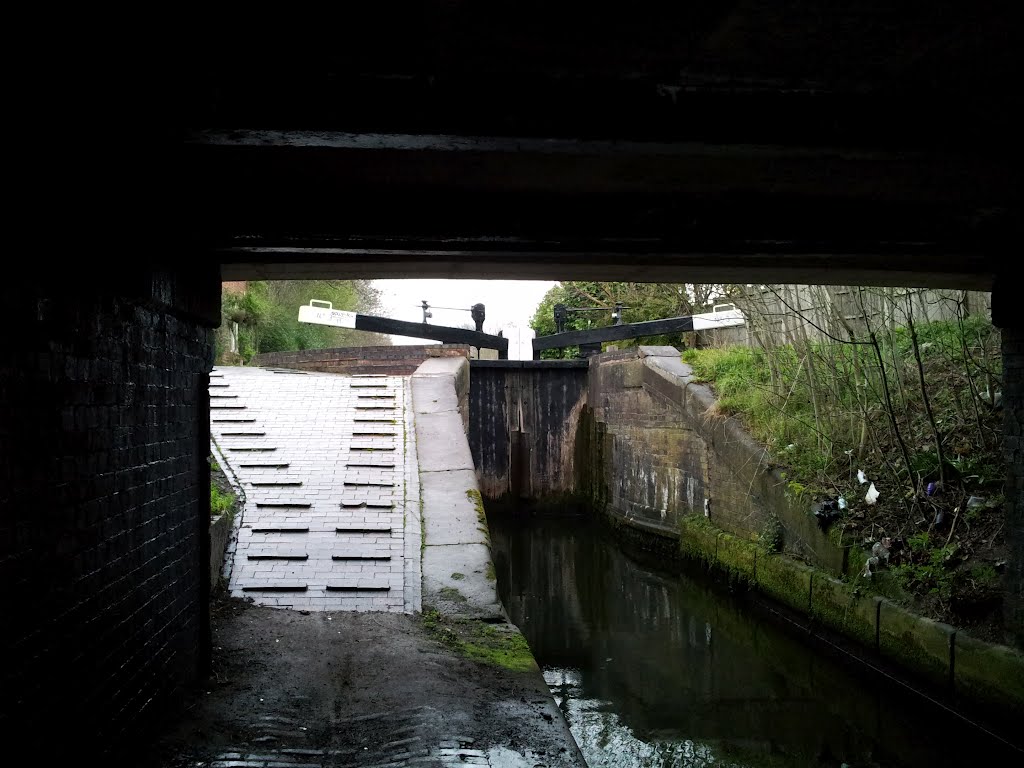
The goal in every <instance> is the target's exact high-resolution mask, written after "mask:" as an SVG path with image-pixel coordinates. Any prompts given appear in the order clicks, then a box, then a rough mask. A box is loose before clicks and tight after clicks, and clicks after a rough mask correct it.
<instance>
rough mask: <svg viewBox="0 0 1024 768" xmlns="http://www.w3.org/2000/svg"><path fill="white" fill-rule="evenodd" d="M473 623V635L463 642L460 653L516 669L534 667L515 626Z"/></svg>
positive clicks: (525, 669)
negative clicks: (474, 625)
mask: <svg viewBox="0 0 1024 768" xmlns="http://www.w3.org/2000/svg"><path fill="white" fill-rule="evenodd" d="M474 623H475V624H476V627H475V630H474V632H473V637H472V638H471V639H467V640H465V641H464V642H463V648H462V652H463V653H464V654H465V655H466V656H468V657H469V658H471V659H475V660H477V661H481V662H484V663H485V664H492V665H494V666H497V667H505V668H506V669H511V670H513V671H516V672H531V671H533V670H536V669H537V662H536V661H535V660H534V658H533V653H532V652H531V651H530V646H529V644H528V643H527V642H526V638H525V637H523V635H522V633H520V632H519V631H518V630H517V629H515V627H511V626H503V625H491V624H484V623H483V622H474Z"/></svg>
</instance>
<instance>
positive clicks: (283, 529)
mask: <svg viewBox="0 0 1024 768" xmlns="http://www.w3.org/2000/svg"><path fill="white" fill-rule="evenodd" d="M408 399H409V398H408V380H407V379H405V378H402V377H394V376H381V377H377V376H351V377H350V376H338V375H334V374H322V373H309V372H298V371H284V370H274V369H269V370H268V369H257V368H228V367H225V368H217V369H215V370H214V372H213V373H212V374H211V376H210V427H211V430H210V432H211V438H212V439H213V441H214V442H215V445H216V449H217V452H218V453H219V455H220V457H221V459H222V461H223V462H224V463H225V464H226V467H225V469H226V470H227V471H228V473H229V474H230V475H231V476H233V478H234V480H235V481H236V483H238V484H239V485H240V486H241V488H242V490H243V491H244V496H245V502H244V505H243V509H242V512H241V514H240V515H239V519H238V520H236V527H235V536H234V538H233V540H232V543H231V544H230V545H229V550H228V555H227V559H226V563H225V573H226V575H227V577H228V588H229V590H230V593H231V595H232V596H233V597H249V598H252V600H253V601H254V602H255V603H257V604H259V605H267V606H273V607H281V608H295V609H302V610H330V611H348V610H353V611H415V610H418V609H419V604H420V576H419V538H420V537H419V524H420V523H419V487H418V479H417V478H418V472H417V466H416V454H415V441H414V435H413V434H412V430H411V429H409V428H408V425H407V408H406V403H407V402H408ZM407 512H410V514H407ZM407 549H408V551H407Z"/></svg>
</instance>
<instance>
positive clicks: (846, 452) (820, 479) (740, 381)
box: [682, 316, 1003, 496]
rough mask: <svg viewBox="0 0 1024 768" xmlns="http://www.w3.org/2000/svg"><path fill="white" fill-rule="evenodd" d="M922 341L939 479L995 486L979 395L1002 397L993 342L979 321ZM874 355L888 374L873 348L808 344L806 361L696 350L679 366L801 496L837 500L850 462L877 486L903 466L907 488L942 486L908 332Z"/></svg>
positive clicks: (995, 457)
mask: <svg viewBox="0 0 1024 768" xmlns="http://www.w3.org/2000/svg"><path fill="white" fill-rule="evenodd" d="M916 332H917V344H918V352H919V354H920V355H921V357H922V366H923V368H924V372H925V377H926V382H927V390H928V397H929V399H930V405H931V408H932V410H933V413H934V415H935V417H936V422H937V427H938V429H939V431H940V433H941V434H942V439H943V452H944V454H945V456H944V458H945V460H946V464H945V465H944V467H943V469H944V470H945V472H944V474H945V475H946V476H947V477H948V476H950V475H955V476H956V477H958V478H964V479H966V480H970V481H971V482H972V488H971V489H969V490H972V491H973V490H975V489H977V488H986V487H988V486H991V485H993V484H995V483H998V482H1000V481H1001V478H1002V471H1003V467H1002V463H1001V460H1000V458H999V451H998V445H997V441H992V440H988V441H987V443H986V444H985V445H983V446H980V448H979V446H978V445H977V443H979V442H986V437H985V434H982V435H980V436H979V434H978V433H979V432H980V433H986V432H988V431H990V430H989V424H988V421H990V420H991V417H992V415H993V414H992V412H991V409H990V408H988V407H987V406H985V405H984V404H983V403H980V404H979V403H978V402H975V398H974V396H973V394H972V392H974V391H977V392H979V393H983V392H985V391H986V390H987V389H988V388H989V386H990V385H991V386H995V387H998V380H999V376H1000V374H1001V361H1000V359H999V354H998V351H997V349H998V331H997V330H996V329H994V328H993V327H992V325H991V323H989V322H988V321H986V320H985V319H984V318H981V317H975V316H971V317H968V318H966V320H965V322H964V325H963V327H962V328H961V326H960V325H959V324H958V323H957V322H955V321H942V322H934V323H922V324H919V325H917V326H916ZM879 344H880V354H881V357H882V360H883V363H884V369H882V368H879V366H878V365H877V360H876V358H875V353H874V349H873V348H872V347H870V346H864V345H861V346H856V347H855V346H853V345H851V344H841V343H833V342H828V343H813V344H810V345H809V346H808V347H807V349H806V350H801V351H799V352H798V351H797V350H796V349H794V348H793V347H792V346H780V347H777V348H775V349H773V350H771V352H766V351H765V350H762V349H752V348H749V347H727V348H721V349H692V350H687V351H686V352H684V353H683V355H682V359H683V361H684V362H686V363H688V364H689V365H690V366H691V368H692V369H693V373H694V377H695V379H696V380H697V381H702V382H709V383H711V384H712V385H713V387H714V390H715V394H716V396H717V398H718V403H717V410H718V412H719V413H720V414H721V415H725V416H735V417H736V418H738V419H739V420H740V421H741V422H742V423H743V424H744V426H745V428H746V429H747V430H748V431H749V432H750V433H751V434H752V435H753V436H754V437H755V438H757V439H758V440H759V441H760V442H762V443H763V444H764V445H765V446H766V447H767V448H768V450H769V452H770V454H771V455H772V459H773V461H775V462H776V463H778V464H780V465H784V466H785V467H786V468H787V474H788V478H787V479H789V480H790V481H791V482H790V491H791V493H792V495H794V496H801V495H803V492H804V491H805V490H807V491H811V492H812V493H817V492H822V491H826V490H827V491H834V490H835V481H836V479H837V478H838V477H840V476H844V477H845V478H846V479H850V478H852V475H853V473H855V472H856V469H857V468H858V467H855V466H854V462H855V461H862V462H863V461H867V462H869V463H870V462H872V461H873V463H874V466H873V467H872V466H867V465H864V464H863V463H862V464H861V466H863V467H864V468H865V469H868V470H874V471H873V472H872V471H869V473H868V474H869V476H873V477H878V476H879V475H880V474H881V473H882V471H883V469H884V470H885V471H886V472H890V473H891V469H890V467H891V466H897V467H898V471H899V472H900V474H901V475H902V481H903V482H904V483H906V484H907V485H908V486H909V485H911V484H913V483H914V482H919V481H920V480H921V479H923V480H924V481H925V482H927V481H928V480H931V479H937V476H938V474H939V470H940V467H939V456H938V453H937V452H936V450H935V446H934V431H933V429H932V427H931V425H930V424H929V423H928V421H927V417H926V412H925V407H924V400H923V395H922V393H921V389H920V385H919V381H918V370H917V363H916V359H915V357H914V350H913V344H912V340H911V336H910V333H909V331H907V330H905V329H897V330H893V331H891V332H887V333H886V334H885V336H884V338H880V339H879ZM965 347H966V348H967V351H968V361H969V362H967V363H965V362H964V359H963V358H964V348H965ZM805 354H806V358H807V359H805ZM808 361H809V362H808ZM773 369H774V371H775V372H776V377H775V378H774V379H773V376H772V371H773ZM883 371H884V374H885V382H886V383H888V385H889V393H890V398H891V399H892V403H893V418H894V419H895V421H896V422H897V425H898V427H899V429H900V431H901V433H902V438H903V440H904V441H905V443H906V445H907V446H908V448H909V451H908V454H909V455H908V458H909V466H904V462H903V461H902V456H901V455H900V452H899V451H898V447H899V446H898V441H897V440H896V434H895V432H894V431H893V430H892V428H891V425H890V419H889V417H888V416H887V414H888V411H887V410H886V402H885V398H884V389H885V383H884V382H883V375H882V374H883ZM812 373H813V375H814V380H813V381H811V380H810V379H809V376H810V375H811V374H812ZM976 414H980V416H976ZM865 425H867V426H868V427H869V429H868V428H866V426H865ZM872 453H874V454H875V455H874V458H873V459H872V458H871V457H870V456H869V454H872Z"/></svg>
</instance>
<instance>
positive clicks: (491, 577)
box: [484, 561, 498, 581]
mask: <svg viewBox="0 0 1024 768" xmlns="http://www.w3.org/2000/svg"><path fill="white" fill-rule="evenodd" d="M484 577H485V578H486V579H487V580H488V581H497V579H498V574H496V573H495V572H494V563H492V562H490V561H488V562H487V570H486V571H485V572H484Z"/></svg>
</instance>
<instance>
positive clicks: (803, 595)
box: [757, 555, 814, 613]
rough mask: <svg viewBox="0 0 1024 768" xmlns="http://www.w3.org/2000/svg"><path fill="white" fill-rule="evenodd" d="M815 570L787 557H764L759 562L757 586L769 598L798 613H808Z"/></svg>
mask: <svg viewBox="0 0 1024 768" xmlns="http://www.w3.org/2000/svg"><path fill="white" fill-rule="evenodd" d="M813 574H814V570H813V569H811V568H808V567H807V566H806V565H803V564H802V563H798V562H796V561H795V560H793V559H791V558H789V557H787V556H786V555H762V556H761V557H760V558H759V559H758V561H757V586H758V588H759V589H760V590H761V591H762V592H764V593H765V594H766V595H768V596H769V597H772V598H774V599H776V600H778V601H779V602H780V603H783V604H784V605H788V606H789V607H790V608H795V609H797V610H798V611H804V612H805V613H806V612H807V611H808V609H809V607H810V599H811V578H812V577H813Z"/></svg>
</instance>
